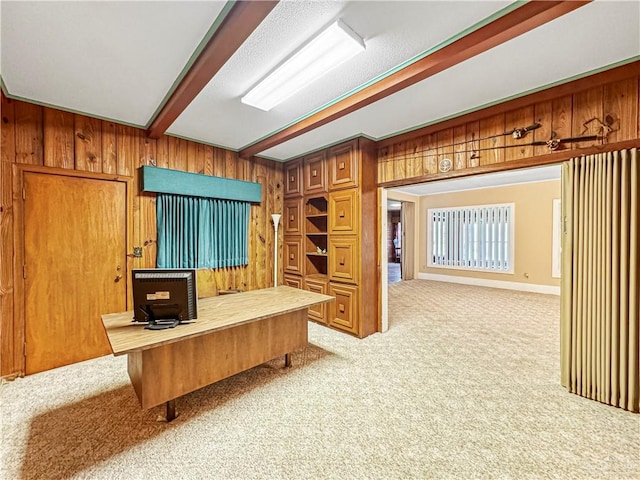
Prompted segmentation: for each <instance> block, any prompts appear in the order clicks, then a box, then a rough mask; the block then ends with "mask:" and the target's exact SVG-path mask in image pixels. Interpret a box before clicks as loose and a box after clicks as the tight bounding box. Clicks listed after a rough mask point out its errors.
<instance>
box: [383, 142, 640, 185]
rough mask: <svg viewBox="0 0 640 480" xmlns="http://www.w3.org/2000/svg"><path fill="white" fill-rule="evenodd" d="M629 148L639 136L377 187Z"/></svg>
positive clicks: (412, 183) (637, 144) (536, 163)
mask: <svg viewBox="0 0 640 480" xmlns="http://www.w3.org/2000/svg"><path fill="white" fill-rule="evenodd" d="M629 148H640V138H636V139H633V140H625V141H623V142H615V143H605V144H603V145H597V146H594V147H587V148H581V149H574V150H560V151H557V152H553V153H549V154H547V155H539V156H536V157H530V158H524V159H521V160H514V161H511V162H502V163H492V164H488V165H480V166H477V167H470V168H465V169H463V170H452V171H450V172H446V173H435V174H429V175H422V176H420V177H412V178H403V179H400V180H392V181H390V182H381V183H379V184H378V186H379V187H384V188H393V187H405V186H408V185H415V184H418V183H426V182H434V181H436V180H448V179H451V178H460V177H468V176H471V175H479V174H483V173H495V172H503V171H506V170H516V169H519V168H528V167H537V166H541V165H550V164H553V163H560V162H564V161H566V160H569V159H570V158H575V157H581V156H583V155H593V154H596V153H604V152H613V151H616V150H626V149H629Z"/></svg>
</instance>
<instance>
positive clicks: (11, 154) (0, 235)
mask: <svg viewBox="0 0 640 480" xmlns="http://www.w3.org/2000/svg"><path fill="white" fill-rule="evenodd" d="M1 96H2V99H1V100H2V104H1V106H2V108H1V114H2V123H1V125H2V129H1V130H0V373H2V372H6V373H7V374H9V373H13V371H14V369H13V365H14V363H15V362H14V354H15V351H14V348H13V345H14V337H15V335H14V308H13V302H14V297H13V294H14V288H13V286H14V280H13V271H14V270H13V257H14V255H13V211H14V209H13V164H14V162H15V160H16V144H15V140H16V138H15V135H16V131H15V103H14V102H13V101H12V100H8V99H7V98H5V96H4V94H1Z"/></svg>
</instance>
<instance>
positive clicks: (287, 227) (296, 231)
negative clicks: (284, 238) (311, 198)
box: [282, 197, 303, 235]
mask: <svg viewBox="0 0 640 480" xmlns="http://www.w3.org/2000/svg"><path fill="white" fill-rule="evenodd" d="M302 200H303V199H302V197H300V198H290V199H287V200H285V201H284V211H283V215H282V216H283V217H284V218H283V219H282V220H283V222H282V223H283V224H284V225H283V228H284V234H285V235H301V234H302V219H303V214H302V208H303V207H302Z"/></svg>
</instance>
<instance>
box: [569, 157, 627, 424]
mask: <svg viewBox="0 0 640 480" xmlns="http://www.w3.org/2000/svg"><path fill="white" fill-rule="evenodd" d="M639 184H640V167H639V166H638V152H637V149H632V150H625V151H621V152H609V153H603V154H597V155H591V156H585V157H580V158H575V159H572V160H569V161H568V162H566V163H565V164H564V165H563V168H562V211H563V223H564V225H563V240H562V280H561V292H562V298H561V328H560V343H561V381H562V384H563V386H565V387H566V388H567V389H568V390H569V391H571V392H573V393H576V394H579V395H581V396H584V397H587V398H591V399H593V400H597V401H600V402H603V403H607V404H609V405H613V406H617V407H621V408H624V409H626V410H630V411H633V412H638V411H640V405H639V402H640V352H639V343H640V338H639V336H640V318H639V317H640V306H639V305H640V293H639V292H638V290H639V288H640V285H639V279H638V263H639V262H640V254H639V251H640V239H639V236H640V235H639V230H640V226H639V218H638V216H639V215H640V192H639V188H640V187H639Z"/></svg>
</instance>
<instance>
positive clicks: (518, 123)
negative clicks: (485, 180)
mask: <svg viewBox="0 0 640 480" xmlns="http://www.w3.org/2000/svg"><path fill="white" fill-rule="evenodd" d="M533 117H534V115H533V105H530V106H528V107H524V108H519V109H517V110H512V111H510V112H507V113H506V114H505V117H504V118H505V122H504V126H505V129H504V131H505V133H506V132H510V131H512V130H515V129H518V128H525V127H528V126H530V125H533V123H534V120H533ZM532 137H533V135H532V134H531V133H527V134H525V135H524V136H523V137H521V138H514V137H513V135H507V136H505V137H504V145H505V147H507V148H505V150H504V161H505V162H510V161H512V160H518V159H520V158H528V157H530V156H532V155H533V147H532V146H528V145H527V144H529V143H531V141H532V140H531V139H532Z"/></svg>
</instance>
